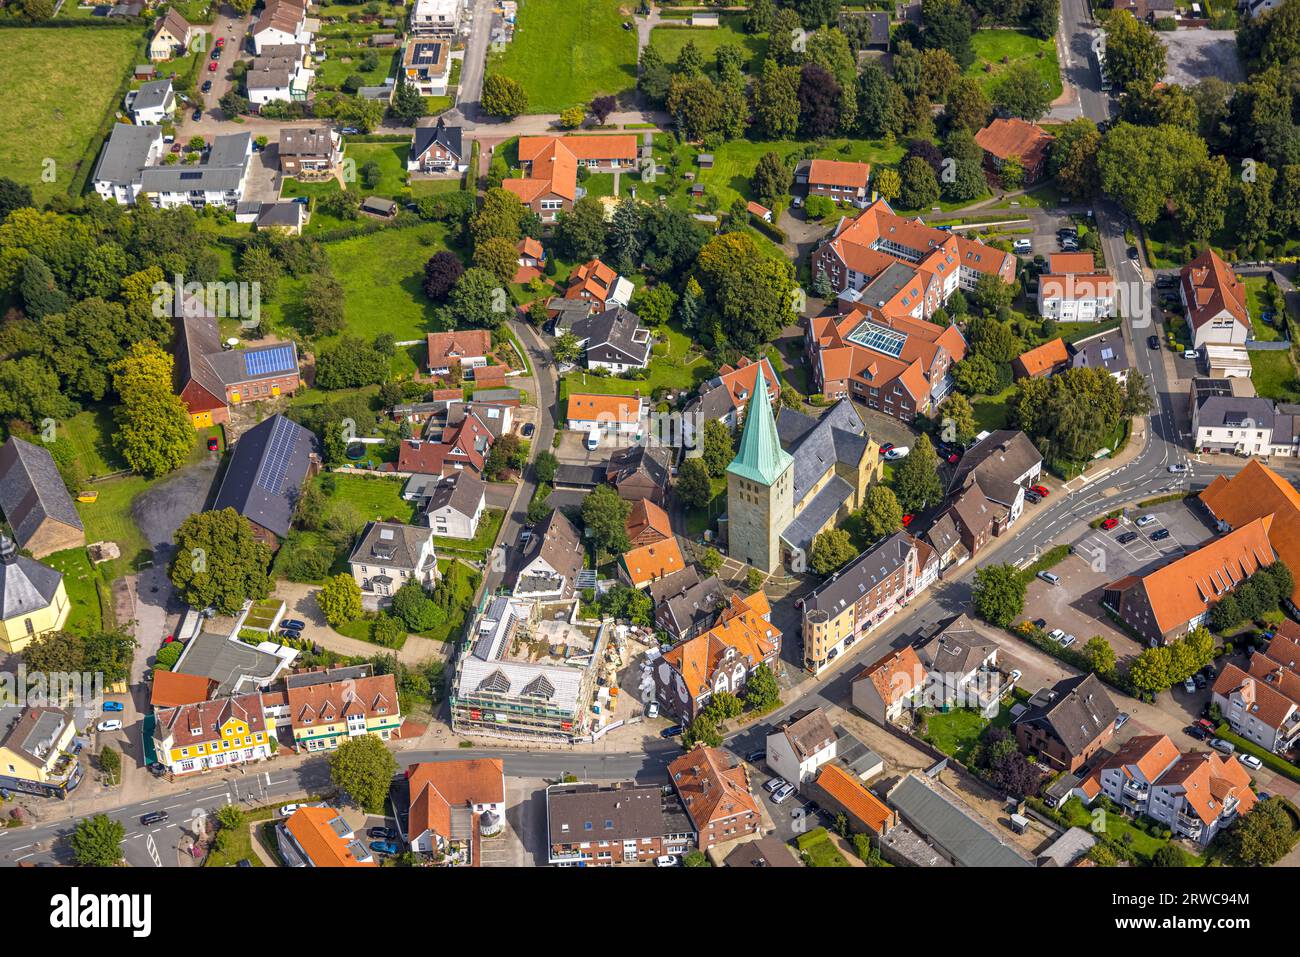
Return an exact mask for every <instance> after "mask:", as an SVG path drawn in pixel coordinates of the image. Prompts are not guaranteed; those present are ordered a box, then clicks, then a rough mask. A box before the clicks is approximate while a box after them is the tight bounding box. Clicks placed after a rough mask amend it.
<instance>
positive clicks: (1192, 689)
mask: <svg viewBox="0 0 1300 957" xmlns="http://www.w3.org/2000/svg"><path fill="white" fill-rule="evenodd" d="M1183 690H1184V691H1186V692H1187V693H1188V694H1196V682H1195V681H1193V680H1192V679H1191V678H1187V679H1186V680H1184V681H1183Z"/></svg>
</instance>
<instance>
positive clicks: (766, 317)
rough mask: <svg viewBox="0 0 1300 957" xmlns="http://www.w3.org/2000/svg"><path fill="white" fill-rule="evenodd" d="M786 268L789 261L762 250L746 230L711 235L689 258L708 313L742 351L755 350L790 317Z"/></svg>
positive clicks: (790, 293) (791, 289) (788, 271)
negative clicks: (695, 257)
mask: <svg viewBox="0 0 1300 957" xmlns="http://www.w3.org/2000/svg"><path fill="white" fill-rule="evenodd" d="M791 273H792V268H791V266H790V263H789V262H787V261H785V260H778V259H774V258H772V257H770V256H767V255H765V254H764V253H763V252H762V250H761V249H760V248H759V246H758V243H757V242H756V241H755V239H754V237H753V236H751V235H749V234H748V233H727V234H725V235H721V236H715V237H714V238H713V239H711V240H709V242H708V243H707V244H706V245H705V246H704V248H703V249H701V250H700V255H699V257H698V258H697V259H696V262H695V278H696V279H698V281H699V285H700V288H701V290H702V292H703V293H704V296H705V299H706V301H707V303H708V306H709V310H710V313H711V317H712V318H715V319H716V320H717V322H718V328H720V330H721V331H723V332H724V333H725V337H726V341H728V342H729V343H730V344H732V345H733V346H735V347H736V348H737V349H739V350H741V351H743V352H754V351H756V350H758V349H759V348H760V347H762V346H764V345H766V344H767V343H769V342H771V341H772V340H773V338H775V336H776V334H777V333H778V332H779V331H780V330H781V329H783V328H785V327H786V326H787V325H789V324H790V323H791V322H793V321H794V319H795V315H794V310H793V302H794V296H793V293H794V289H795V284H794V279H793V276H792V275H791Z"/></svg>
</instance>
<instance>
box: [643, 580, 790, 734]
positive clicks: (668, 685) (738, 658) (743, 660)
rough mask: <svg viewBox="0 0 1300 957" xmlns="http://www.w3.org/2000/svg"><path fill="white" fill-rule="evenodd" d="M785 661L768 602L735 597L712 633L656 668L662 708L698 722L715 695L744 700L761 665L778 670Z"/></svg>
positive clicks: (680, 647) (672, 651)
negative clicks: (747, 685) (777, 665)
mask: <svg viewBox="0 0 1300 957" xmlns="http://www.w3.org/2000/svg"><path fill="white" fill-rule="evenodd" d="M780 655H781V632H780V630H779V629H777V628H776V627H775V626H774V625H773V624H772V608H771V606H770V605H769V604H768V601H767V596H766V595H764V594H763V592H762V591H761V590H760V591H756V592H754V593H753V594H752V595H749V596H747V597H745V598H741V597H740V596H738V595H732V596H731V598H730V600H729V601H728V603H727V604H726V605H725V606H724V607H723V608H722V610H721V611H719V612H718V616H717V619H716V622H715V624H714V625H713V626H712V627H711V628H709V629H708V630H707V631H704V632H701V633H699V634H697V635H695V636H694V637H692V638H686V639H684V640H682V641H680V642H678V643H677V644H675V645H673V646H672V647H670V648H669V649H667V650H666V651H665V652H664V653H663V655H661V656H660V657H659V659H658V661H657V662H656V663H655V665H654V680H655V694H656V697H657V698H658V700H659V703H660V705H661V706H662V707H663V708H664V710H666V711H671V712H673V713H674V714H676V715H677V716H678V717H680V718H681V719H682V720H683V721H692V720H694V718H695V716H696V715H697V714H699V713H700V711H702V710H703V709H704V707H705V706H706V705H707V704H708V703H709V701H710V700H711V699H712V697H713V695H714V694H717V693H720V692H724V691H726V692H730V693H731V694H736V695H738V694H740V693H741V691H742V690H743V689H744V687H745V682H746V681H747V680H748V679H749V676H750V675H751V674H753V672H754V670H755V669H756V668H758V667H759V666H760V665H766V666H768V667H771V666H773V665H774V664H775V663H776V662H777V661H778V660H779V658H780Z"/></svg>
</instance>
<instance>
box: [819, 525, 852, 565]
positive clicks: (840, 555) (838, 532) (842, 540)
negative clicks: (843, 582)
mask: <svg viewBox="0 0 1300 957" xmlns="http://www.w3.org/2000/svg"><path fill="white" fill-rule="evenodd" d="M856 554H857V552H856V551H855V550H854V548H853V542H852V541H851V540H850V539H849V533H848V532H846V531H844V529H842V528H828V529H827V530H826V531H824V532H821V533H820V534H819V535H818V536H817V537H816V538H815V539H813V543H812V548H811V549H810V550H809V553H808V567H809V568H811V569H812V570H813V571H814V572H815V573H817V574H818V575H829V574H830V573H831V572H833V571H835V569H837V568H839V567H840V566H841V565H844V564H846V563H848V562H849V561H850V560H852V558H853V556H854V555H856Z"/></svg>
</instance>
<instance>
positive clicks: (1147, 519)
mask: <svg viewBox="0 0 1300 957" xmlns="http://www.w3.org/2000/svg"><path fill="white" fill-rule="evenodd" d="M1155 523H1156V517H1155V516H1154V515H1139V516H1138V520H1137V522H1136V523H1135V524H1136V525H1137V527H1138V528H1146V527H1147V526H1148V525H1154V524H1155Z"/></svg>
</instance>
